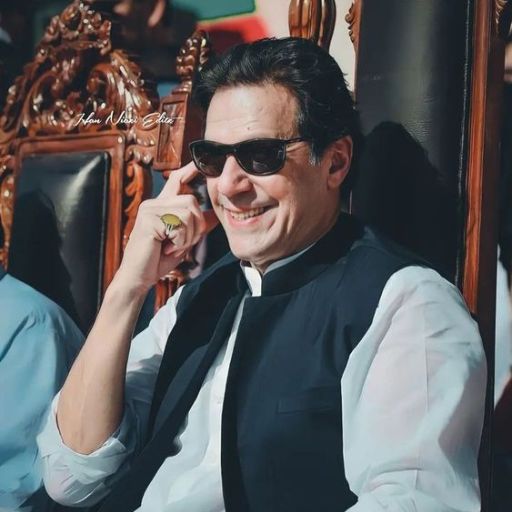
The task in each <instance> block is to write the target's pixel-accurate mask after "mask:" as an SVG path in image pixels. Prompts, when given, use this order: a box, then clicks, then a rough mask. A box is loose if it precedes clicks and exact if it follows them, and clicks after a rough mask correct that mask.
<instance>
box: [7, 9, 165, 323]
mask: <svg viewBox="0 0 512 512" xmlns="http://www.w3.org/2000/svg"><path fill="white" fill-rule="evenodd" d="M92 4H93V2H92V0H90V1H80V0H75V1H74V2H73V3H71V4H70V5H69V6H68V7H67V8H66V9H65V10H64V11H63V12H62V14H60V15H59V16H56V17H54V18H53V20H52V21H51V23H50V25H49V27H48V28H47V30H46V32H45V34H44V37H43V39H42V41H41V43H40V44H39V46H38V47H37V49H36V54H35V57H34V59H33V61H32V62H30V63H29V64H27V65H26V66H25V68H24V72H23V74H22V75H21V76H19V77H18V78H17V79H16V81H15V83H14V85H13V86H12V87H11V88H10V90H9V94H8V97H7V102H6V107H5V109H4V111H3V114H2V116H1V118H0V218H1V221H2V227H3V231H4V234H5V241H4V245H3V247H2V248H1V251H0V258H1V261H2V262H3V264H4V266H6V267H7V269H8V270H9V272H11V273H12V274H13V275H15V276H16V277H18V278H20V279H21V280H23V281H25V282H27V283H28V284H30V285H32V286H34V287H35V288H36V289H38V290H39V291H41V292H42V293H44V294H45V295H47V296H49V297H50V298H52V299H53V300H55V301H56V302H57V303H58V304H60V305H61V306H63V307H64V309H65V310H67V312H68V313H69V314H70V315H71V316H72V317H73V318H74V319H75V320H76V321H77V323H78V325H79V326H80V327H81V328H82V329H83V330H84V331H88V329H89V328H90V326H91V324H92V321H93V320H94V317H95V315H96V312H97V309H98V307H99V305H100V302H101V298H102V295H103V292H104V290H105V288H106V287H107V285H108V284H109V282H110V280H111V279H112V277H113V275H114V273H115V271H116V269H117V267H118V265H119V263H120V260H121V255H122V251H123V247H124V245H125V244H126V242H127V239H128V236H129V234H130V231H131V229H132V227H133V223H134V220H135V215H136V213H137V209H138V206H139V204H140V202H141V201H142V200H143V198H144V197H146V196H147V195H148V194H149V191H150V183H151V181H150V180H151V175H150V170H149V166H150V164H151V162H152V160H153V156H154V149H155V147H156V137H157V131H158V124H157V122H156V121H155V119H154V118H152V117H147V116H149V115H150V114H154V113H156V112H157V109H158V100H157V95H156V88H155V86H154V84H153V83H151V81H149V80H148V79H147V78H146V77H145V76H144V75H143V74H142V71H141V69H140V67H139V65H138V64H137V63H136V62H134V61H133V60H132V59H131V58H130V57H129V56H128V55H127V54H126V53H125V52H123V51H122V50H121V49H119V37H118V35H117V33H116V30H115V26H114V25H113V24H112V23H111V21H110V20H109V19H108V17H106V16H105V15H103V14H101V13H99V12H96V11H95V10H94V8H93V7H94V6H93V5H92Z"/></svg>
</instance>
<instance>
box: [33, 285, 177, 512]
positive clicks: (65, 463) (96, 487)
mask: <svg viewBox="0 0 512 512" xmlns="http://www.w3.org/2000/svg"><path fill="white" fill-rule="evenodd" d="M181 290H182V289H179V290H178V291H177V293H176V294H174V296H173V297H171V298H170V299H169V301H168V302H167V304H166V305H165V306H164V307H162V308H161V309H160V310H159V311H158V313H157V314H156V315H155V316H154V318H153V319H152V320H151V322H150V323H149V326H148V327H147V329H145V330H144V331H142V332H141V333H140V334H138V335H137V336H136V337H135V338H134V339H133V340H132V344H131V347H130V353H129V356H128V366H127V374H126V388H125V408H124V414H123V418H122V421H121V424H120V426H119V428H118V429H117V431H116V432H115V433H114V434H113V435H112V436H111V437H110V438H109V439H107V440H106V441H105V443H104V444H103V445H102V446H101V447H100V448H98V449H97V450H96V451H94V452H92V453H90V454H88V455H83V454H80V453H77V452H74V451H73V450H71V449H70V448H69V447H68V446H66V445H65V444H64V442H63V440H62V438H61V435H60V432H59V429H58V426H57V421H56V411H57V405H58V399H59V395H57V396H56V397H55V399H54V401H53V404H52V408H51V412H50V414H49V415H48V418H47V420H46V423H45V426H44V429H43V430H42V432H41V433H40V435H39V436H38V440H37V441H38V445H39V451H40V454H41V458H42V464H43V478H44V483H45V487H46V490H47V492H48V494H49V495H50V496H51V497H52V498H53V499H54V500H55V501H57V502H59V503H61V504H63V505H67V506H81V507H87V506H90V505H94V504H95V503H97V502H98V501H100V500H101V499H102V498H103V497H104V496H106V495H107V494H108V492H109V490H110V488H111V486H112V485H113V484H114V483H115V482H116V481H117V480H118V479H119V478H120V477H121V476H122V475H123V474H124V472H125V471H126V469H128V464H127V462H128V461H129V459H130V456H131V455H133V454H134V453H135V452H137V450H138V449H139V448H140V446H141V443H142V440H143V439H145V434H146V426H147V420H148V417H149V411H150V407H151V400H152V395H153V387H154V384H155V380H156V377H157V375H158V370H159V367H160V362H161V359H162V355H163V352H164V349H165V343H166V342H167V338H168V336H169V334H170V332H171V330H172V328H173V327H174V324H175V322H176V304H177V301H178V298H179V295H180V294H181Z"/></svg>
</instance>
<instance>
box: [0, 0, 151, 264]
mask: <svg viewBox="0 0 512 512" xmlns="http://www.w3.org/2000/svg"><path fill="white" fill-rule="evenodd" d="M93 4H94V1H93V0H75V1H74V2H73V3H71V4H70V5H69V6H68V7H67V8H66V9H64V11H63V12H62V13H61V14H60V15H58V16H55V17H54V18H53V19H52V20H51V22H50V24H49V26H48V27H47V29H46V31H45V33H44V36H43V38H42V39H41V42H40V43H39V45H38V46H37V48H36V53H35V57H34V59H33V60H32V61H31V62H30V63H28V64H27V65H25V67H24V70H23V74H22V75H20V76H19V77H18V78H17V79H16V80H15V82H14V84H13V85H12V86H11V87H10V89H9V92H8V96H7V100H6V106H5V108H4V111H3V113H2V115H1V116H0V167H1V168H4V167H5V169H4V171H3V172H0V190H1V193H2V197H1V206H0V207H1V214H2V223H3V226H4V230H5V234H6V236H5V239H6V246H5V247H4V252H6V250H8V241H9V239H10V229H11V225H12V210H13V199H14V191H13V187H14V184H13V181H14V180H13V177H12V168H13V164H12V161H13V159H14V155H15V154H16V147H17V144H18V142H19V140H20V139H22V138H24V137H44V136H49V135H70V134H81V133H99V132H102V131H112V130H116V131H118V132H120V134H122V135H123V136H124V137H121V141H122V142H124V141H125V144H126V145H125V169H126V172H125V184H124V188H125V189H124V196H125V205H124V212H125V219H123V226H122V232H123V242H124V243H126V240H127V237H128V234H129V231H130V230H131V227H132V226H133V223H134V219H135V214H136V211H137V208H138V205H139V204H140V201H141V200H142V198H141V194H144V193H146V192H147V190H148V181H149V179H150V178H149V176H150V175H149V165H150V163H151V162H152V160H153V158H154V151H155V149H156V141H157V134H158V121H157V119H156V118H155V117H154V114H155V113H156V114H158V112H157V108H158V95H157V92H156V85H155V84H154V83H152V82H148V81H147V80H145V79H144V77H143V74H142V71H141V68H140V67H139V65H138V64H137V63H136V62H135V61H134V60H133V59H132V58H130V57H129V56H128V55H127V54H126V53H125V52H124V51H122V50H119V49H116V48H115V46H116V44H117V35H116V33H115V30H114V27H113V25H112V23H111V21H110V20H109V19H108V18H107V17H105V16H104V15H102V14H100V13H99V12H96V11H94V9H93ZM124 243H123V246H124ZM4 258H5V256H4Z"/></svg>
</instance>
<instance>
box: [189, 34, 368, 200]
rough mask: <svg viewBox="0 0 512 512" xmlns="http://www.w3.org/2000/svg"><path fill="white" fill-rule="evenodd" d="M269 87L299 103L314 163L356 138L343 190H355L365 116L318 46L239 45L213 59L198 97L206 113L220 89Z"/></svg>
mask: <svg viewBox="0 0 512 512" xmlns="http://www.w3.org/2000/svg"><path fill="white" fill-rule="evenodd" d="M265 83H271V84H275V85H280V86H283V87H285V88H286V89H288V90H289V91H290V92H291V93H292V94H293V95H294V97H295V98H296V100H297V104H298V109H297V119H296V123H297V129H298V133H299V135H300V136H301V137H304V138H307V139H310V140H311V158H312V163H318V162H319V160H320V158H321V157H322V155H323V154H324V151H325V150H326V149H327V147H328V146H329V145H330V144H331V143H332V142H334V141H335V140H337V139H339V138H340V137H343V136H345V135H350V136H351V137H352V140H353V144H354V149H353V159H352V166H351V171H350V173H349V176H347V179H346V180H345V183H344V186H343V187H342V188H343V189H344V192H347V189H348V190H350V188H351V187H352V184H353V181H354V179H355V176H354V174H355V171H354V169H355V167H356V165H355V163H356V161H357V157H358V155H359V150H360V146H361V143H362V135H361V128H360V124H359V115H358V112H357V110H356V109H355V105H354V101H353V99H352V96H351V94H350V92H349V90H348V87H347V84H346V82H345V77H344V75H343V72H342V71H341V69H340V67H339V66H338V64H337V63H336V61H335V60H334V59H333V58H332V57H331V56H330V55H329V53H328V52H326V51H325V50H323V49H322V48H320V47H319V46H318V45H316V44H315V43H313V42H312V41H309V40H308V39H303V38H297V37H286V38H282V39H275V38H270V39H260V40H258V41H255V42H252V43H244V44H239V45H237V46H234V47H233V48H231V49H229V50H228V51H227V52H226V53H224V54H222V55H220V56H218V57H215V58H212V59H210V61H209V62H208V63H207V65H206V66H205V67H204V68H203V69H202V71H201V72H200V73H199V76H198V77H197V79H196V81H195V86H194V90H193V97H194V100H195V101H196V102H197V103H198V104H199V105H200V107H201V108H202V109H203V110H204V111H205V112H206V111H207V110H208V107H209V105H210V102H211V100H212V97H213V95H214V94H215V92H216V91H217V90H218V89H221V88H227V87H235V86H240V85H262V84H265Z"/></svg>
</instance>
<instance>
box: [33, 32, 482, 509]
mask: <svg viewBox="0 0 512 512" xmlns="http://www.w3.org/2000/svg"><path fill="white" fill-rule="evenodd" d="M196 97H197V99H198V101H199V103H200V104H201V105H202V106H203V108H204V109H205V110H206V111H207V118H206V128H205V140H203V141H197V142H195V143H193V144H192V145H191V150H192V154H193V157H194V163H192V164H189V165H187V166H185V167H184V168H183V169H181V170H179V171H177V172H175V173H173V175H172V176H171V178H170V179H169V182H168V183H167V185H166V187H165V189H164V190H163V192H162V193H161V194H160V196H159V197H158V198H157V199H155V200H152V201H148V202H146V203H144V205H143V206H141V208H140V210H139V214H138V217H137V221H136V224H135V227H134V230H133V232H132V235H131V237H130V241H129V243H128V246H127V248H126V251H125V255H124V258H123V262H122V264H121V267H120V269H119V271H118V273H117V274H116V276H115V278H114V280H113V282H112V284H111V285H110V287H109V289H108V291H107V293H106V296H105V301H104V303H103V305H102V308H101V310H100V312H99V315H98V319H97V321H96V324H95V325H94V327H93V329H92V331H91V334H90V335H89V338H88V340H87V342H86V344H85V346H84V349H83V350H82V352H81V354H80V355H79V357H78V359H77V362H76V364H75V366H74V368H73V369H72V371H71V373H70V375H69V378H68V380H67V381H66V383H65V385H64V387H63V389H62V392H61V393H60V395H59V396H58V397H57V398H56V400H55V402H54V407H53V410H54V414H52V415H51V416H50V417H49V420H48V424H47V426H46V428H45V430H44V431H43V433H42V434H41V436H40V439H39V441H40V445H41V449H42V450H43V451H44V453H45V458H44V460H45V468H46V478H45V482H46V486H47V489H48V491H49V492H50V494H51V495H52V496H53V497H54V498H55V499H57V500H58V501H61V502H62V503H65V504H73V505H77V506H80V505H82V506H85V505H90V504H93V503H96V502H98V501H99V500H101V499H102V498H104V497H105V496H107V495H108V497H107V498H106V500H105V502H104V504H103V506H102V507H101V510H102V512H105V511H115V510H122V511H130V510H138V511H152V512H153V511H164V510H165V511H172V512H175V511H186V512H194V511H201V512H206V511H222V510H227V511H246V510H252V511H265V512H266V511H271V510H275V511H280V512H281V511H290V512H292V511H293V512H297V511H308V512H309V511H334V510H350V511H351V512H361V511H365V512H366V511H384V510H394V511H398V510H400V511H405V510H415V511H422V512H426V511H428V512H431V511H432V512H434V511H435V512H440V511H442V510H446V511H448V510H450V511H454V510H457V511H468V510H478V508H479V490H478V478H477V465H476V461H477V453H478V446H479V438H480V434H481V428H482V417H483V403H484V393H485V375H486V370H485V362H484V355H483V351H482V346H481V341H480V338H479V335H478V331H477V328H476V325H475V323H474V322H473V321H472V320H471V318H470V316H469V314H468V312H467V310H466V308H465V306H464V303H463V301H462V299H461V296H460V294H459V292H458V291H457V289H456V288H455V287H454V286H452V285H451V284H449V283H448V282H447V281H445V280H443V279H442V278H441V277H440V276H439V275H438V274H437V273H436V272H435V271H433V270H431V269H428V268H426V267H423V266H421V264H419V262H418V260H417V259H416V258H415V257H414V256H411V255H409V254H408V253H407V252H406V251H404V250H402V249H399V248H396V247H394V246H393V245H392V244H390V243H389V242H386V241H384V240H381V239H380V238H379V237H378V236H376V235H375V234H374V233H373V232H372V231H371V230H368V229H365V228H363V227H362V226H361V225H360V224H359V223H358V222H357V221H356V220H354V219H352V218H351V217H349V216H346V215H343V214H341V215H340V202H341V198H340V195H341V194H340V190H341V191H342V192H347V187H350V182H351V180H352V179H353V178H352V177H351V161H352V159H353V152H354V151H355V152H357V149H358V145H359V139H360V134H359V129H358V121H357V114H356V112H355V110H354V106H353V103H352V100H351V97H350V94H349V92H348V90H347V88H346V84H345V81H344V78H343V74H342V72H341V70H340V69H339V67H338V66H337V64H336V63H335V61H334V60H333V59H332V58H331V57H330V56H329V55H328V54H327V53H326V52H325V51H323V50H322V49H320V48H318V47H317V46H315V45H314V44H313V43H311V42H309V41H307V40H303V39H294V38H287V39H281V40H262V41H258V42H255V43H252V44H245V45H240V46H237V47H235V48H233V49H232V50H231V51H230V52H228V53H227V54H226V55H224V56H222V57H221V58H220V59H219V60H218V61H217V62H214V63H213V64H211V65H210V66H209V67H208V68H207V69H206V70H204V71H203V72H202V76H201V77H200V80H199V84H198V87H197V90H196ZM197 169H199V171H200V172H201V173H203V174H204V175H205V176H206V181H207V188H208V193H209V196H210V199H211V202H212V205H213V208H214V210H215V213H216V215H217V216H218V218H219V220H220V222H221V223H222V226H223V228H224V230H225V231H226V234H227V237H228V240H229V244H230V248H231V252H232V254H228V255H227V256H226V257H225V258H223V259H222V260H220V261H219V262H218V263H217V264H215V265H214V266H213V267H211V268H210V269H208V270H207V271H205V272H204V273H203V274H202V275H201V276H200V277H199V278H197V279H196V280H194V281H192V282H190V283H189V284H188V285H186V286H185V287H184V288H182V289H181V290H180V291H179V293H178V294H176V296H174V297H173V298H171V300H170V301H169V302H168V303H167V305H166V306H165V307H164V308H162V310H160V311H159V312H158V314H157V315H156V316H155V318H154V319H153V320H152V322H151V324H150V326H149V328H148V329H147V330H146V331H145V332H143V333H141V334H140V335H139V336H138V337H137V338H136V339H134V340H133V342H130V334H131V330H132V327H133V325H134V322H135V319H136V316H137V311H138V308H139V307H140V304H141V302H142V300H143V297H144V294H145V292H146V290H147V289H148V288H149V287H150V286H151V285H152V284H153V283H154V282H155V281H156V280H157V279H158V277H159V276H161V275H163V274H165V273H166V272H168V271H170V270H171V269H172V268H173V267H174V266H175V265H177V264H178V262H179V261H180V258H181V257H182V255H183V251H184V250H186V249H187V248H189V247H191V246H192V245H193V244H195V243H196V242H197V241H198V240H199V239H200V237H201V235H202V234H203V233H204V232H205V231H206V230H207V228H208V226H207V224H208V222H209V220H211V219H209V218H208V217H206V216H205V215H204V214H203V213H202V212H201V211H200V209H199V206H198V204H197V202H196V201H195V199H194V198H193V196H192V195H190V194H189V193H187V192H188V190H187V182H188V181H189V180H191V179H192V178H193V177H194V176H196V173H197ZM176 216H177V217H178V218H179V219H181V226H180V227H178V228H177V229H174V227H172V226H171V225H176V224H179V223H180V221H179V220H177V219H176ZM164 221H165V222H164ZM166 224H168V225H169V227H167V226H166ZM157 375H158V376H157ZM57 425H58V426H57ZM143 446H144V448H142V447H143Z"/></svg>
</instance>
